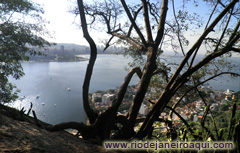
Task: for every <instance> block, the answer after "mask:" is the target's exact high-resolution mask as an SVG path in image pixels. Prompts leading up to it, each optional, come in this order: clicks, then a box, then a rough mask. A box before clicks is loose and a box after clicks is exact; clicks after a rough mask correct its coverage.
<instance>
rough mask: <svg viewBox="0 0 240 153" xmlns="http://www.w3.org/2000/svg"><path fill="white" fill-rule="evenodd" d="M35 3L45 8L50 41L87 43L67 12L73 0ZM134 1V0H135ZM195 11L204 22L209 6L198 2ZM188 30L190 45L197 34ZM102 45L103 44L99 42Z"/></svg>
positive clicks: (96, 33)
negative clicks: (51, 36) (193, 34)
mask: <svg viewBox="0 0 240 153" xmlns="http://www.w3.org/2000/svg"><path fill="white" fill-rule="evenodd" d="M33 1H34V2H36V3H39V4H41V5H42V7H43V9H44V10H45V13H44V15H43V17H44V18H45V19H46V20H47V21H50V24H48V25H47V29H48V30H49V31H50V32H52V33H53V37H54V38H53V39H50V38H47V40H48V41H50V42H55V43H74V44H79V45H88V43H87V41H86V40H85V39H84V38H83V33H82V30H81V29H80V28H79V27H78V26H77V25H76V24H74V23H73V22H74V21H75V20H76V19H77V20H79V19H78V18H79V16H77V17H75V16H74V15H73V14H71V13H69V12H68V10H69V6H71V5H73V2H71V1H74V0H33ZM76 1H77V0H76ZM133 1H134V0H130V2H133ZM135 1H136V0H135ZM179 2H180V1H179V0H176V1H175V5H176V7H175V8H176V9H177V8H178V7H177V6H178V5H179ZM170 7H171V3H169V8H170ZM191 10H193V11H196V12H197V13H199V14H201V15H205V16H206V18H204V20H205V22H206V20H207V19H208V16H209V13H210V12H209V8H207V7H206V5H205V3H199V5H198V7H194V8H193V9H190V11H191ZM169 14H172V12H170V9H169V11H168V15H169ZM203 28H204V27H202V28H200V29H198V30H200V31H201V32H202V31H203ZM89 33H90V35H91V36H92V38H93V39H94V40H95V42H96V43H97V44H101V43H100V41H99V40H100V39H99V38H100V36H101V38H103V37H104V38H107V37H105V36H107V35H106V34H105V33H103V32H102V33H98V32H96V31H90V32H89ZM190 33H192V32H191V31H190V32H189V34H188V35H189V37H190V40H191V42H190V45H189V46H191V45H193V44H194V43H195V41H196V40H197V39H198V36H192V35H191V34H190ZM101 45H103V44H101Z"/></svg>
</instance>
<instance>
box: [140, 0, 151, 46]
mask: <svg viewBox="0 0 240 153" xmlns="http://www.w3.org/2000/svg"><path fill="white" fill-rule="evenodd" d="M142 6H143V16H144V21H145V27H146V33H147V42H152V41H153V37H152V30H151V25H150V22H149V15H148V5H147V2H146V0H142Z"/></svg>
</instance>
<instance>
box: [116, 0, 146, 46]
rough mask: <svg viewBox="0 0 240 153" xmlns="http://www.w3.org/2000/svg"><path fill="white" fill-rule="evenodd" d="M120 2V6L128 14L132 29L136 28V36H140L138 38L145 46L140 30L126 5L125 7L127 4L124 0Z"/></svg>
mask: <svg viewBox="0 0 240 153" xmlns="http://www.w3.org/2000/svg"><path fill="white" fill-rule="evenodd" d="M121 2H122V6H123V8H124V9H125V11H126V13H127V16H128V18H129V20H130V21H131V23H132V25H133V27H134V29H135V30H136V32H137V34H138V36H139V37H140V39H141V41H142V43H143V45H144V47H146V46H147V43H146V40H145V38H144V36H143V34H142V32H141V31H140V29H139V27H138V26H137V24H136V22H135V20H134V19H133V17H132V15H131V13H130V11H129V9H128V7H127V4H126V2H125V0H121Z"/></svg>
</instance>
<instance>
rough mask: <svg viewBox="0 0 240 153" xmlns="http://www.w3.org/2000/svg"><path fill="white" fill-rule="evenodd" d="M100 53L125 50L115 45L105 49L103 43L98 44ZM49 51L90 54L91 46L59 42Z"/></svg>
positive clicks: (114, 52) (113, 52)
mask: <svg viewBox="0 0 240 153" xmlns="http://www.w3.org/2000/svg"><path fill="white" fill-rule="evenodd" d="M97 49H98V54H117V53H121V52H122V51H123V49H124V48H123V47H115V46H111V47H109V48H108V49H107V50H105V51H103V50H104V46H103V45H98V46H97ZM47 51H50V52H57V51H61V52H72V53H78V54H89V53H90V48H89V46H85V45H78V44H69V43H58V44H56V45H53V46H50V47H48V49H47Z"/></svg>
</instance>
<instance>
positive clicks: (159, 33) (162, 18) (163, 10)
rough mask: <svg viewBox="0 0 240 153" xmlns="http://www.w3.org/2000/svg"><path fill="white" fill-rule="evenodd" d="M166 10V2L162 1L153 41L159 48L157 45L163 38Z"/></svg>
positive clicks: (165, 0) (166, 0)
mask: <svg viewBox="0 0 240 153" xmlns="http://www.w3.org/2000/svg"><path fill="white" fill-rule="evenodd" d="M167 10H168V0H163V2H162V8H161V15H160V19H159V23H158V30H157V36H156V39H155V45H156V46H159V44H160V42H161V41H162V38H163V34H164V25H165V22H166V17H167Z"/></svg>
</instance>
